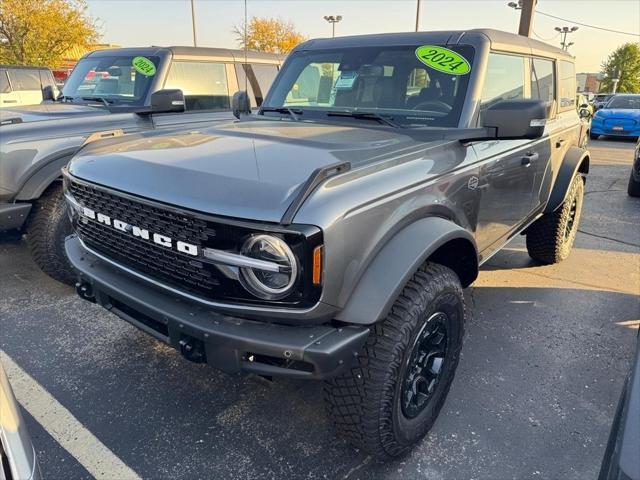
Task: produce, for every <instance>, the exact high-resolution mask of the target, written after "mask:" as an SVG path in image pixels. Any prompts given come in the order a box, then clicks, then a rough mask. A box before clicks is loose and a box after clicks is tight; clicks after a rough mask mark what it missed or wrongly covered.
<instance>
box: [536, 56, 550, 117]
mask: <svg viewBox="0 0 640 480" xmlns="http://www.w3.org/2000/svg"><path fill="white" fill-rule="evenodd" d="M555 90H556V82H555V75H554V72H553V61H552V60H545V59H541V58H534V59H532V60H531V98H533V99H536V100H542V101H543V102H545V103H546V105H547V115H549V113H550V112H551V106H552V105H553V100H554V99H555Z"/></svg>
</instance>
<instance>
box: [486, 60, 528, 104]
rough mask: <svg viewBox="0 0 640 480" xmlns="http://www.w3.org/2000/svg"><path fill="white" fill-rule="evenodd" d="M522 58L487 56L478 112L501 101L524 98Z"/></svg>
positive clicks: (523, 64)
mask: <svg viewBox="0 0 640 480" xmlns="http://www.w3.org/2000/svg"><path fill="white" fill-rule="evenodd" d="M524 61H525V59H524V57H516V56H513V55H502V54H498V53H491V54H489V64H488V65H487V74H486V76H485V79H484V87H483V90H482V99H481V104H480V110H481V111H482V110H486V109H487V108H489V107H491V106H492V105H494V104H495V103H497V102H500V101H502V100H517V99H522V98H525V97H524V66H525V63H524Z"/></svg>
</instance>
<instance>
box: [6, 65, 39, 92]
mask: <svg viewBox="0 0 640 480" xmlns="http://www.w3.org/2000/svg"><path fill="white" fill-rule="evenodd" d="M9 77H10V78H11V84H12V85H13V89H14V90H40V89H41V87H40V73H39V72H38V70H29V69H26V68H25V69H22V68H20V69H15V70H9Z"/></svg>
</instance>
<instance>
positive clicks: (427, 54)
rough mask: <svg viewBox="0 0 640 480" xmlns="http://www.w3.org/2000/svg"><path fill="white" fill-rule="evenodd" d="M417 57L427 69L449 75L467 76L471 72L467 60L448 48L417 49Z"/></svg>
mask: <svg viewBox="0 0 640 480" xmlns="http://www.w3.org/2000/svg"><path fill="white" fill-rule="evenodd" d="M416 57H418V60H420V61H421V62H422V63H424V64H425V65H426V66H427V67H429V68H433V69H434V70H438V71H439V72H443V73H448V74H449V75H466V74H467V73H469V72H470V71H471V65H469V62H468V61H467V59H466V58H464V57H463V56H462V55H459V54H457V53H456V52H454V51H453V50H449V49H448V48H443V47H437V46H436V45H423V46H422V47H418V48H417V49H416Z"/></svg>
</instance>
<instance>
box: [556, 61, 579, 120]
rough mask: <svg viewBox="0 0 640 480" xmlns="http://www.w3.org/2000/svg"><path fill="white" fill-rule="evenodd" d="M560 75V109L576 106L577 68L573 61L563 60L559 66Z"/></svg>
mask: <svg viewBox="0 0 640 480" xmlns="http://www.w3.org/2000/svg"><path fill="white" fill-rule="evenodd" d="M558 67H559V68H558V76H559V77H560V110H569V109H573V108H576V69H575V66H574V65H573V63H571V62H567V61H566V60H561V61H560V62H559V66H558Z"/></svg>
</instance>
